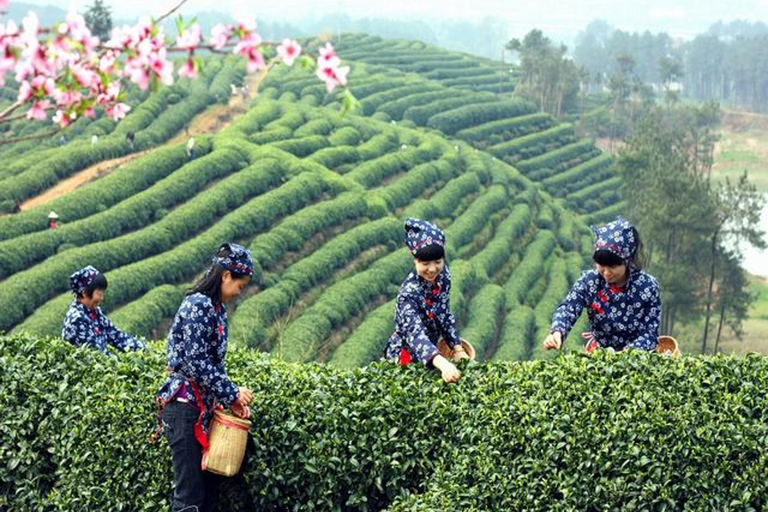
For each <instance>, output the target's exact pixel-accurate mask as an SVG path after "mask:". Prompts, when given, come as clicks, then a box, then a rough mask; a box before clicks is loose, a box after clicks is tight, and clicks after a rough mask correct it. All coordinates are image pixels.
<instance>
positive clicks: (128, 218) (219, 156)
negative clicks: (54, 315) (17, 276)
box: [0, 149, 243, 279]
mask: <svg viewBox="0 0 768 512" xmlns="http://www.w3.org/2000/svg"><path fill="white" fill-rule="evenodd" d="M242 160H243V155H242V154H241V153H238V152H236V151H234V150H232V149H226V150H220V151H214V152H213V153H209V154H208V155H205V156H203V157H200V158H197V159H195V160H193V161H192V162H189V163H187V164H186V165H184V166H183V167H181V168H180V169H179V170H177V171H175V172H173V173H171V174H170V175H169V176H167V177H165V178H163V179H162V180H159V181H157V182H156V183H155V184H154V185H152V186H151V187H149V188H147V189H145V190H143V191H141V192H139V193H137V194H136V195H134V196H132V197H130V198H128V199H126V200H125V201H121V202H120V203H118V204H116V205H115V206H114V207H112V208H109V209H107V210H104V211H103V212H100V213H95V214H93V215H90V216H89V217H86V218H84V219H80V220H77V221H74V222H67V223H63V224H62V225H61V226H60V227H59V229H58V230H55V231H53V230H48V229H47V230H45V231H37V232H35V233H29V234H26V235H22V236H20V237H16V238H14V239H11V240H7V241H4V242H0V279H2V278H5V277H8V276H9V275H11V274H14V273H16V272H20V271H21V270H24V269H27V268H29V267H31V266H32V265H33V264H35V263H37V262H39V261H41V260H43V259H45V258H47V257H49V256H52V255H53V254H55V253H56V249H57V248H58V247H59V246H60V245H61V244H73V245H77V246H82V245H87V244H90V243H95V242H100V241H104V240H109V239H111V238H115V237H118V236H120V235H122V234H124V233H127V232H129V231H133V230H136V229H140V228H143V227H145V226H147V225H149V224H151V223H152V222H153V221H154V220H155V218H154V214H155V212H156V211H157V210H159V209H161V208H166V209H170V208H173V207H174V206H176V205H178V204H182V203H185V202H187V201H190V200H191V199H192V198H193V197H194V196H195V195H196V194H198V193H200V192H201V191H202V190H203V188H204V187H205V186H206V185H207V184H208V183H210V182H212V181H215V180H219V179H221V178H224V177H225V176H227V175H229V174H232V173H234V172H236V171H238V170H239V167H238V166H239V165H240V162H241V161H242Z"/></svg>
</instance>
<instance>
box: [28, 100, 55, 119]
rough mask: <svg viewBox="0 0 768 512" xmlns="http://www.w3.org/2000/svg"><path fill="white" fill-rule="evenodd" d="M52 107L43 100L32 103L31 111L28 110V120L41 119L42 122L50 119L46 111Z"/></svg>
mask: <svg viewBox="0 0 768 512" xmlns="http://www.w3.org/2000/svg"><path fill="white" fill-rule="evenodd" d="M50 105H51V102H50V101H48V100H41V101H36V102H34V103H32V106H31V107H30V109H29V110H27V119H39V120H41V121H43V120H45V119H46V118H47V117H48V115H47V114H46V113H45V109H47V108H48V107H49V106H50Z"/></svg>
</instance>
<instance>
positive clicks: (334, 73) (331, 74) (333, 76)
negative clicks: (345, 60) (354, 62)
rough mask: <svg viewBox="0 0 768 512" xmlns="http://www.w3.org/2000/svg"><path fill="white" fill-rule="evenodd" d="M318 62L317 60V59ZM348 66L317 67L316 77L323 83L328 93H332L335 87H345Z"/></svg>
mask: <svg viewBox="0 0 768 512" xmlns="http://www.w3.org/2000/svg"><path fill="white" fill-rule="evenodd" d="M318 60H319V59H318ZM348 73H349V66H342V67H336V66H328V65H326V66H318V68H317V77H318V78H319V79H320V80H322V81H323V82H325V88H326V89H327V90H328V92H333V90H334V89H335V88H336V86H337V85H341V86H345V85H347V74H348Z"/></svg>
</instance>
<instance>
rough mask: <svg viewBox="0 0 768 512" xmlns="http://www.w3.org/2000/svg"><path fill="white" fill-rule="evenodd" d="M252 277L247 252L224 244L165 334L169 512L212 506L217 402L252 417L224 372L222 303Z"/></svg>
mask: <svg viewBox="0 0 768 512" xmlns="http://www.w3.org/2000/svg"><path fill="white" fill-rule="evenodd" d="M251 276H253V259H252V258H251V253H250V252H249V251H248V250H247V249H246V248H244V247H242V246H240V245H237V244H224V245H222V246H221V247H220V248H219V250H218V251H217V253H216V255H215V256H214V257H213V264H212V265H211V267H210V268H209V269H208V271H207V272H206V273H205V275H204V276H203V277H202V278H201V279H200V281H198V282H197V284H196V285H195V286H194V287H193V288H192V290H191V291H190V293H189V295H187V297H186V298H185V299H184V301H183V302H182V303H181V306H180V307H179V310H178V311H177V312H176V316H175V318H174V321H173V325H172V326H171V330H170V333H169V334H168V371H169V372H170V375H169V376H168V379H167V380H166V382H165V384H164V385H163V386H162V388H160V391H159V393H158V403H159V405H160V408H161V413H160V414H161V418H162V424H163V427H164V431H165V435H166V438H167V439H168V443H169V445H170V448H171V457H172V459H173V473H174V480H175V487H174V494H173V504H172V507H171V510H172V512H177V511H181V510H195V511H199V512H209V511H213V510H215V508H216V497H217V490H218V481H219V477H218V476H217V475H214V474H211V473H208V472H204V471H203V470H202V467H201V463H202V457H203V452H204V451H205V450H207V448H208V429H209V427H210V422H211V420H212V418H213V411H214V409H215V408H216V407H217V404H221V405H223V406H226V407H229V409H230V410H231V411H232V412H233V413H234V414H235V415H237V416H239V417H241V418H248V417H249V416H250V414H251V412H250V409H249V407H248V404H249V403H250V401H251V399H252V398H253V393H252V392H251V390H249V389H248V388H245V387H237V386H235V384H234V383H233V382H232V381H231V380H230V379H229V377H227V372H226V370H225V369H224V357H225V356H226V354H227V336H228V330H227V307H226V303H227V302H229V301H231V300H232V299H234V298H235V297H237V296H238V295H239V294H240V293H241V292H242V291H243V289H244V288H245V287H246V286H247V285H248V283H249V282H250V280H251Z"/></svg>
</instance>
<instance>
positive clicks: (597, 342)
mask: <svg viewBox="0 0 768 512" xmlns="http://www.w3.org/2000/svg"><path fill="white" fill-rule="evenodd" d="M592 231H593V232H594V234H595V252H594V254H593V256H592V259H593V260H594V262H595V269H594V270H589V271H587V272H584V273H583V274H582V275H581V278H579V279H578V280H577V281H576V282H575V283H574V285H573V287H572V288H571V291H570V293H569V294H568V295H567V296H566V297H565V300H563V302H561V303H560V305H559V306H558V307H557V309H556V310H555V314H554V315H553V317H552V325H551V328H550V331H551V334H550V335H549V336H547V338H546V339H545V340H544V347H545V348H547V349H557V348H560V347H561V346H562V343H563V340H564V339H565V337H566V336H567V335H568V333H569V332H570V330H571V329H572V328H573V325H574V324H575V323H576V320H577V319H578V318H579V315H581V312H582V310H583V309H584V308H588V309H587V311H588V314H589V323H590V326H591V331H590V332H587V333H584V334H582V337H584V338H585V339H586V340H587V346H586V350H587V351H588V352H591V351H593V350H595V349H596V348H610V349H613V350H624V349H627V348H635V349H640V350H654V349H655V348H656V345H657V340H658V337H659V324H660V323H661V300H660V298H659V283H658V282H657V281H656V278H654V277H653V276H652V275H650V274H648V273H646V272H644V271H643V270H641V269H640V264H639V262H638V258H637V256H638V252H639V248H640V247H641V242H640V236H639V234H638V232H637V230H636V229H635V227H634V226H633V225H632V224H630V222H629V221H628V220H627V219H625V218H623V217H618V218H617V219H616V220H615V221H613V222H611V223H609V224H607V225H605V226H602V227H600V228H592Z"/></svg>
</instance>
